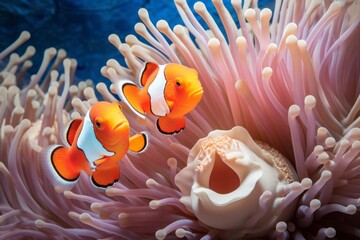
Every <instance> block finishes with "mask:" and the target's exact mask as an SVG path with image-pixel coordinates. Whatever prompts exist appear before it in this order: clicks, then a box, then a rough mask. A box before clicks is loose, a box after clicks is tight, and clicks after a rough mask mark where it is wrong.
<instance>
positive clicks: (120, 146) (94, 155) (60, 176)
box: [46, 102, 148, 189]
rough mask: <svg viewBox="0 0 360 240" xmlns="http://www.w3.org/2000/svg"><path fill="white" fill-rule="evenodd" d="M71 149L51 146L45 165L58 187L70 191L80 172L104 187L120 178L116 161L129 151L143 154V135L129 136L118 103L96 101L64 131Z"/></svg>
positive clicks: (144, 140)
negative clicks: (88, 175)
mask: <svg viewBox="0 0 360 240" xmlns="http://www.w3.org/2000/svg"><path fill="white" fill-rule="evenodd" d="M66 139H67V141H68V144H69V145H70V147H65V146H59V145H57V146H50V147H49V148H48V150H47V151H46V154H47V156H46V159H47V161H46V166H47V169H49V172H50V174H51V177H52V178H53V179H54V181H55V182H56V183H57V184H60V185H61V186H63V187H65V189H66V188H71V187H72V186H73V185H74V184H75V183H76V182H77V180H78V178H79V176H80V171H84V172H86V173H87V174H90V175H92V177H91V180H92V183H93V184H94V185H95V186H96V187H100V188H106V187H108V186H111V185H113V183H114V182H116V181H118V179H119V177H120V168H119V163H118V162H119V161H120V160H121V159H122V158H123V157H124V156H125V154H126V153H127V151H128V150H131V151H133V152H142V151H144V150H145V149H146V147H147V143H148V139H147V135H146V134H145V133H139V134H136V135H134V136H132V137H130V129H129V122H128V120H127V119H126V118H125V116H124V114H123V113H122V111H121V106H120V104H119V103H108V102H98V103H96V104H94V105H93V106H92V107H91V108H90V109H89V111H88V112H87V114H86V115H85V117H84V118H80V119H75V120H73V121H72V122H71V123H70V125H69V128H68V130H67V132H66Z"/></svg>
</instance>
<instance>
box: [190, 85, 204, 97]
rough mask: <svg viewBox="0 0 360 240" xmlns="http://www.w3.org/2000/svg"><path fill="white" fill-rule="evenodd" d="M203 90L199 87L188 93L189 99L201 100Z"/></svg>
mask: <svg viewBox="0 0 360 240" xmlns="http://www.w3.org/2000/svg"><path fill="white" fill-rule="evenodd" d="M203 92H204V90H203V88H202V87H199V88H196V89H194V90H192V91H191V92H189V98H201V97H202V95H203Z"/></svg>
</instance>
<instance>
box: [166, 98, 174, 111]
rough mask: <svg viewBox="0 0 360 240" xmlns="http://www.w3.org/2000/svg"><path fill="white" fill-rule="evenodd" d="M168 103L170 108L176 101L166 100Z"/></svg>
mask: <svg viewBox="0 0 360 240" xmlns="http://www.w3.org/2000/svg"><path fill="white" fill-rule="evenodd" d="M166 103H167V105H168V106H169V108H170V110H171V109H172V108H173V106H174V101H170V100H166Z"/></svg>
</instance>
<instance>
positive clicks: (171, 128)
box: [156, 117, 186, 134]
mask: <svg viewBox="0 0 360 240" xmlns="http://www.w3.org/2000/svg"><path fill="white" fill-rule="evenodd" d="M185 125H186V122H185V118H184V117H179V118H170V117H160V118H159V119H158V120H157V122H156V126H157V128H158V130H159V131H160V132H161V133H163V134H175V133H179V132H180V131H182V130H183V129H184V128H185Z"/></svg>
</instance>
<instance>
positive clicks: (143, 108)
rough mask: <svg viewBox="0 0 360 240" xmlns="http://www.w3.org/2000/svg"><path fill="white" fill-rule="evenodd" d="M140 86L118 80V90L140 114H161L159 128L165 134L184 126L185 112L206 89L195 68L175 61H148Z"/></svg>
mask: <svg viewBox="0 0 360 240" xmlns="http://www.w3.org/2000/svg"><path fill="white" fill-rule="evenodd" d="M140 85H141V86H142V88H139V87H138V86H137V85H135V84H134V83H133V82H131V81H127V80H125V81H119V83H118V85H117V86H116V91H117V93H118V94H119V95H120V98H121V100H122V101H123V102H125V103H126V104H127V105H128V106H129V107H130V108H131V109H132V110H133V111H134V112H135V113H136V114H137V115H139V116H140V117H142V118H143V117H144V115H145V114H149V115H152V116H155V117H158V120H157V127H158V129H159V131H160V132H162V133H164V134H174V133H178V132H180V131H181V130H183V129H184V128H185V125H186V122H185V118H184V115H185V114H187V113H189V112H191V111H192V110H193V109H194V108H195V107H196V105H197V104H198V103H199V102H200V100H201V98H202V94H203V88H202V86H201V83H200V81H199V79H198V73H197V71H196V70H195V69H192V68H188V67H185V66H183V65H180V64H176V63H169V64H165V65H157V64H155V63H151V62H147V63H145V66H144V69H143V70H142V72H141V76H140Z"/></svg>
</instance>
